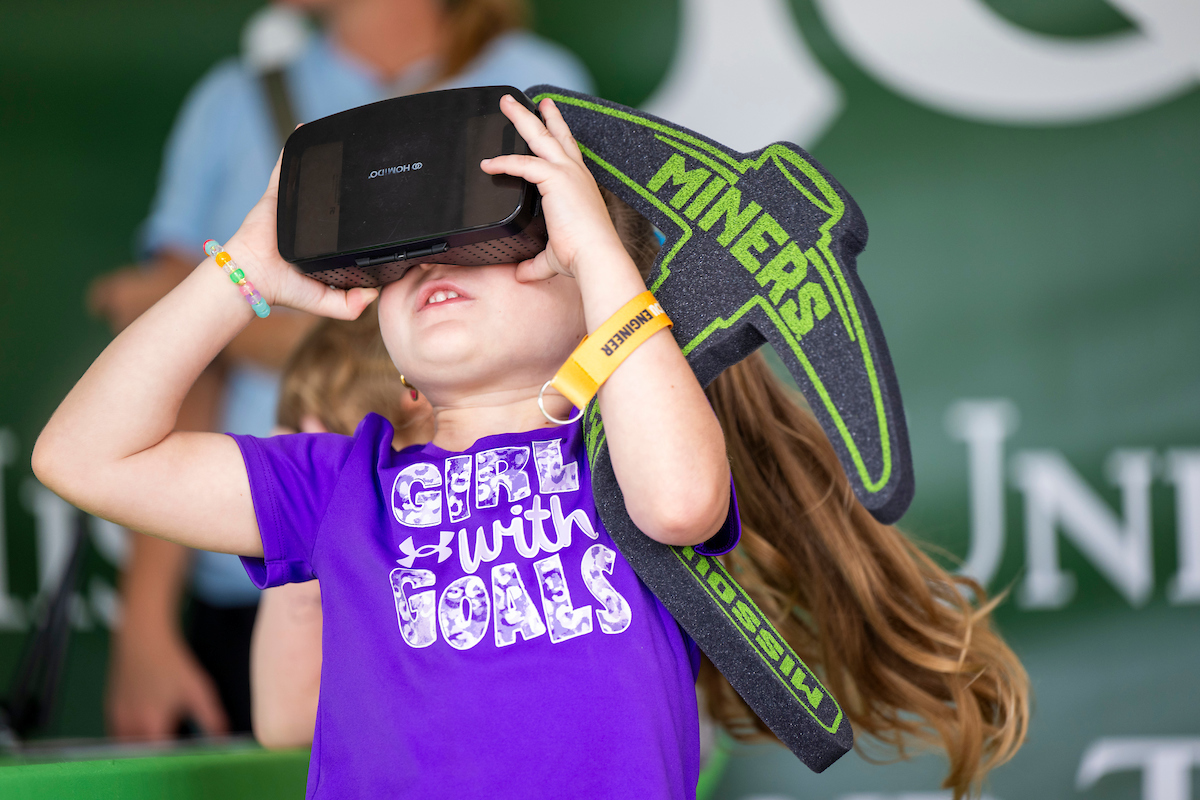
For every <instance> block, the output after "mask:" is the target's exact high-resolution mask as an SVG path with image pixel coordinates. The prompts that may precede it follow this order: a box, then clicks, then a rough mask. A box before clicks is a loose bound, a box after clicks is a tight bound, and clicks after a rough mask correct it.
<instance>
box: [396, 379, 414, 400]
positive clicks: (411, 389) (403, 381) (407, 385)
mask: <svg viewBox="0 0 1200 800" xmlns="http://www.w3.org/2000/svg"><path fill="white" fill-rule="evenodd" d="M400 383H401V384H402V385H403V386H404V387H405V388H406V389H408V392H409V396H410V397H412V399H413V401H416V399H417V387H415V386H413V385H412V384H411V383H409V382H408V379H406V378H405V377H404V376H403V375H401V376H400Z"/></svg>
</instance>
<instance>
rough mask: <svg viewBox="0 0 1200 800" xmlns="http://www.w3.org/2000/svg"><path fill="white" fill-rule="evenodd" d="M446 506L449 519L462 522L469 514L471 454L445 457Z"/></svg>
mask: <svg viewBox="0 0 1200 800" xmlns="http://www.w3.org/2000/svg"><path fill="white" fill-rule="evenodd" d="M446 506H447V507H448V508H449V509H450V521H451V522H462V521H463V520H464V519H466V518H467V517H469V516H471V456H470V455H469V454H468V455H465V456H451V457H450V458H447V459H446Z"/></svg>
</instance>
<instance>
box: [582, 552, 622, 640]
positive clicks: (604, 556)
mask: <svg viewBox="0 0 1200 800" xmlns="http://www.w3.org/2000/svg"><path fill="white" fill-rule="evenodd" d="M616 558H617V554H616V553H614V552H613V551H612V550H610V549H608V548H607V547H605V546H604V545H602V544H594V545H592V546H591V547H589V548H588V549H587V552H586V553H584V554H583V563H582V564H580V572H582V573H583V583H584V585H586V586H587V588H588V591H589V592H591V593H592V597H594V598H596V600H598V601H599V602H600V604H601V605H602V606H603V608H599V609H596V620H597V622H599V623H600V630H602V631H604V632H605V633H620V632H621V631H623V630H625V629H626V628H628V627H629V623H630V622H632V621H633V611H632V610H631V609H630V607H629V603H628V602H627V601H626V600H625V598H624V597H622V596H621V593H620V592H618V591H617V590H616V589H614V588H613V585H612V584H611V583H609V582H608V578H606V577H605V575H606V574H607V575H611V574H612V571H613V562H614V561H616Z"/></svg>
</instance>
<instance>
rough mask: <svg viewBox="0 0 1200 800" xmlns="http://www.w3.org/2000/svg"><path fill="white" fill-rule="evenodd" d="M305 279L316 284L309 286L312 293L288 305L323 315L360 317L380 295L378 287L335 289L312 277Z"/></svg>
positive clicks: (337, 317) (348, 317)
mask: <svg viewBox="0 0 1200 800" xmlns="http://www.w3.org/2000/svg"><path fill="white" fill-rule="evenodd" d="M297 277H303V276H297ZM305 281H306V282H310V283H311V284H316V286H315V287H314V286H309V291H311V292H312V294H311V295H309V296H308V297H305V298H303V299H302V300H301V302H299V303H287V305H289V306H290V307H292V308H295V309H298V310H300V311H308V312H310V313H313V314H317V315H319V316H322V317H331V318H333V319H358V315H359V314H361V313H362V312H363V309H364V308H366V307H367V306H368V305H370V303H371V301H372V300H374V299H375V298H376V297H378V296H379V290H378V289H364V288H362V287H356V288H353V289H335V288H333V287H332V286H326V285H325V284H323V283H319V282H318V281H315V280H313V279H312V278H305Z"/></svg>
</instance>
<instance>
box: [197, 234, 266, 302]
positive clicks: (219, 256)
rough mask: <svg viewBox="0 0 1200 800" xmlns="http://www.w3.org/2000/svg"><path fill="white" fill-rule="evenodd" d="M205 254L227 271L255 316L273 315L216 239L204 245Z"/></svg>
mask: <svg viewBox="0 0 1200 800" xmlns="http://www.w3.org/2000/svg"><path fill="white" fill-rule="evenodd" d="M204 252H205V253H207V254H208V255H210V256H212V257H213V258H214V259H215V260H216V262H217V266H218V267H220V268H221V269H223V270H225V274H226V275H228V276H229V280H231V281H233V282H234V283H236V284H237V287H238V289H240V290H241V292H242V297H244V298H246V302H247V303H249V304H250V307H251V308H253V309H254V313H255V314H258V316H259V317H260V318H261V317H265V316H267V315H268V314H270V313H271V307H270V306H269V305H267V301H266V300H263V296H262V295H261V294H259V293H258V290H257V289H255V288H254V284H253V283H251V282H250V281H248V280H246V273H244V272H242V271H241V270H240V269H238V265H237V264H235V263H233V259H232V258H230V256H229V253H227V252H225V248H223V247H221V245H220V243H219V242H217V240H216V239H209V240H208V241H206V242H205V243H204Z"/></svg>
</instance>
